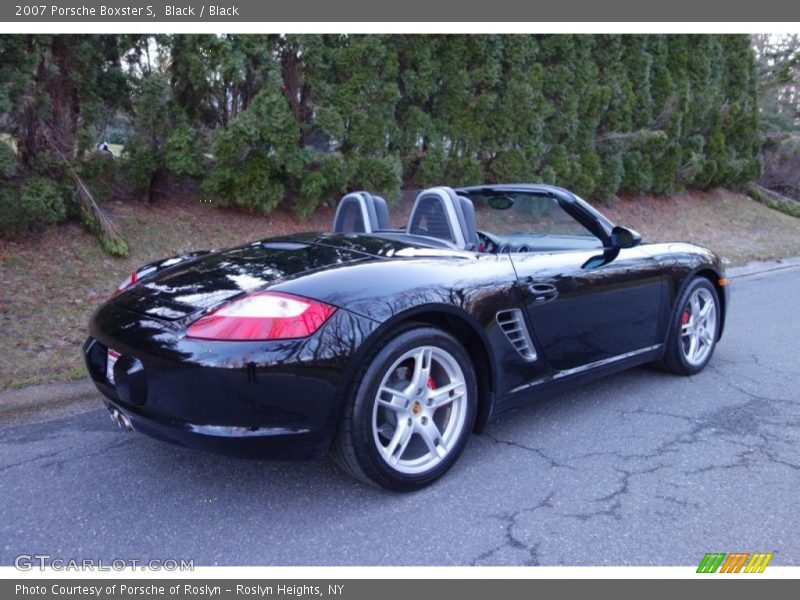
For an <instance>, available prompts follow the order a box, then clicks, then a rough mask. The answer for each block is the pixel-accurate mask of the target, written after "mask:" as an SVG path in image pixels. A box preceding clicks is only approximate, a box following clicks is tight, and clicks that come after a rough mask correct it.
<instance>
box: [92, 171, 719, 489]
mask: <svg viewBox="0 0 800 600" xmlns="http://www.w3.org/2000/svg"><path fill="white" fill-rule="evenodd" d="M640 242H641V238H640V236H639V235H638V234H637V233H636V232H634V231H632V230H630V229H626V228H624V227H620V226H617V225H614V224H613V223H611V222H610V221H609V220H608V219H606V218H605V217H604V216H603V215H601V214H600V213H598V212H597V211H596V210H595V209H594V208H592V207H591V206H590V205H589V204H587V203H586V202H584V201H583V200H581V199H580V198H578V197H577V196H575V195H574V194H572V193H570V192H569V191H567V190H564V189H561V188H557V187H552V186H547V185H528V184H514V185H484V186H476V187H467V188H460V189H455V190H454V189H451V188H447V187H437V188H432V189H427V190H424V191H422V192H421V193H420V194H419V195H418V197H417V198H416V201H415V203H414V206H413V209H412V211H411V214H410V215H409V218H408V224H407V226H406V227H404V228H400V229H398V228H391V227H390V225H389V213H388V210H387V206H386V202H384V201H383V199H381V198H380V197H377V196H373V195H370V194H369V193H366V192H358V193H352V194H348V195H347V196H345V197H344V198H343V199H342V200H341V202H340V204H339V206H338V208H337V211H336V216H335V220H334V224H333V228H332V231H330V232H327V233H308V234H301V235H293V236H288V237H281V238H272V239H266V240H261V241H257V242H252V243H249V244H246V245H244V246H240V247H237V248H232V249H229V250H222V251H220V252H196V253H191V254H185V255H181V256H176V257H173V258H169V259H166V260H162V261H159V262H155V263H152V264H149V265H147V266H145V267H142V268H141V269H139V270H138V271H137V272H135V273H133V274H132V275H131V276H130V278H129V279H127V280H126V281H125V282H123V284H122V285H121V286H120V288H119V289H118V290H117V292H116V293H115V295H114V296H113V298H111V299H110V300H109V301H108V302H107V303H106V304H104V305H103V306H101V307H100V308H99V309H98V310H97V312H96V313H95V314H94V315H93V317H92V319H91V323H90V327H89V330H90V337H89V339H88V340H87V341H86V344H85V346H84V352H85V355H86V363H87V366H88V369H89V373H90V374H91V377H92V379H93V380H94V382H95V383H96V385H97V388H98V389H99V390H100V392H101V393H102V394H103V396H104V397H105V402H106V404H107V406H108V408H109V410H110V411H111V414H112V417H113V418H114V420H115V421H116V422H117V423H118V424H119V425H120V426H122V427H124V428H127V429H131V428H132V429H135V430H136V431H140V432H142V433H145V434H148V435H151V436H154V437H156V438H160V439H163V440H168V441H172V442H177V443H179V444H183V445H186V446H196V447H202V448H206V449H210V450H216V451H222V452H231V453H236V454H249V455H255V456H261V457H280V458H287V457H306V458H308V457H317V456H321V455H323V454H325V453H326V452H328V451H330V452H331V454H332V455H333V457H334V459H335V460H336V462H337V463H338V464H339V465H341V466H342V467H343V468H344V469H345V470H347V471H348V472H350V473H352V474H353V475H354V476H356V477H357V478H359V479H361V480H363V481H366V482H368V483H371V484H375V485H378V486H382V487H385V488H389V489H393V490H411V489H415V488H419V487H421V486H424V485H426V484H428V483H430V482H432V481H434V480H435V479H436V478H438V477H440V476H441V475H442V474H443V473H445V471H447V469H449V468H450V467H451V466H452V465H453V463H454V462H455V461H456V459H457V458H458V456H459V454H460V453H461V451H462V450H463V448H464V445H465V444H466V442H467V439H468V437H469V434H470V432H473V431H476V432H480V431H481V430H482V429H483V428H484V426H485V425H486V422H487V421H488V420H489V419H490V418H492V417H494V416H497V415H499V414H501V413H503V412H505V411H508V410H510V409H512V408H514V407H517V406H519V405H520V404H522V403H524V402H528V401H530V400H532V399H535V398H537V397H541V396H542V395H543V394H547V393H550V392H553V391H554V390H557V389H561V388H563V387H564V386H571V385H575V384H577V383H579V382H584V381H587V380H589V379H591V378H595V377H598V376H602V375H608V374H610V373H614V372H616V371H619V370H622V369H626V368H628V367H632V366H634V365H639V364H643V363H649V362H655V363H659V364H660V365H661V366H663V367H664V368H666V369H668V370H670V371H673V372H675V373H679V374H684V375H691V374H693V373H697V372H698V371H700V370H701V369H703V367H705V365H706V364H707V363H708V361H709V359H710V358H711V355H712V353H713V352H714V347H715V344H716V343H717V341H718V340H719V338H720V335H721V334H722V328H723V323H724V319H725V310H726V306H727V302H728V300H727V287H726V280H725V275H724V273H723V270H722V267H721V265H720V261H719V259H718V258H717V257H716V256H715V255H714V254H713V253H711V252H709V251H708V250H705V249H703V248H699V247H697V246H693V245H690V244H684V243H665V244H640Z"/></svg>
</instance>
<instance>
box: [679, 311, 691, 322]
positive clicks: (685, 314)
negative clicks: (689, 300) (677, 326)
mask: <svg viewBox="0 0 800 600" xmlns="http://www.w3.org/2000/svg"><path fill="white" fill-rule="evenodd" d="M689 317H690V315H689V311H688V310H685V311H683V314H682V315H681V325H686V324H687V323H688V322H689Z"/></svg>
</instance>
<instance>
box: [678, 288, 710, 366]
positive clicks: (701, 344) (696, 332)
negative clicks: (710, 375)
mask: <svg viewBox="0 0 800 600" xmlns="http://www.w3.org/2000/svg"><path fill="white" fill-rule="evenodd" d="M716 339H717V303H716V301H715V300H714V296H713V295H712V294H711V292H710V291H708V290H707V289H705V288H702V287H701V288H697V289H696V290H695V291H694V292H692V294H691V295H690V296H689V300H688V302H687V303H686V306H685V307H684V309H683V312H682V313H681V349H682V350H683V356H684V358H685V359H686V362H688V363H689V364H690V365H692V366H693V367H696V366H698V365H701V364H703V361H705V360H706V359H707V358H708V355H709V354H710V353H711V350H712V349H713V348H714V342H715V340H716Z"/></svg>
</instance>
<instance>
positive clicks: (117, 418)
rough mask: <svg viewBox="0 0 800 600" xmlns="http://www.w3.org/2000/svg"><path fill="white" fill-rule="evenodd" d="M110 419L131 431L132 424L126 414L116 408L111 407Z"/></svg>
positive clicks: (118, 425)
mask: <svg viewBox="0 0 800 600" xmlns="http://www.w3.org/2000/svg"><path fill="white" fill-rule="evenodd" d="M111 420H112V421H114V423H116V424H117V427H119V428H120V429H123V430H125V431H133V424H132V423H131V420H130V418H129V417H128V415H126V414H124V413H122V412H120V411H118V410H117V409H116V408H112V409H111Z"/></svg>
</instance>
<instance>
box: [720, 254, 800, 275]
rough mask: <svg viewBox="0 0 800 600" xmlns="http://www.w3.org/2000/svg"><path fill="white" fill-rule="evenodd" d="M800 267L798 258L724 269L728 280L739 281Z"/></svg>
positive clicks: (757, 262)
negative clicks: (743, 278)
mask: <svg viewBox="0 0 800 600" xmlns="http://www.w3.org/2000/svg"><path fill="white" fill-rule="evenodd" d="M799 267H800V256H795V257H792V258H779V259H778V260H770V261H756V262H751V263H747V264H746V265H744V266H741V267H733V268H731V269H725V274H726V275H727V277H729V278H730V279H740V278H742V277H753V276H755V275H762V274H764V273H771V272H773V271H783V270H785V269H797V268H799Z"/></svg>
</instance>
